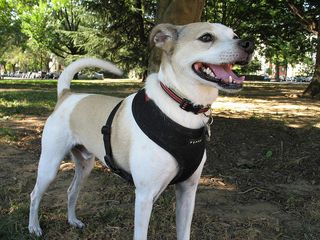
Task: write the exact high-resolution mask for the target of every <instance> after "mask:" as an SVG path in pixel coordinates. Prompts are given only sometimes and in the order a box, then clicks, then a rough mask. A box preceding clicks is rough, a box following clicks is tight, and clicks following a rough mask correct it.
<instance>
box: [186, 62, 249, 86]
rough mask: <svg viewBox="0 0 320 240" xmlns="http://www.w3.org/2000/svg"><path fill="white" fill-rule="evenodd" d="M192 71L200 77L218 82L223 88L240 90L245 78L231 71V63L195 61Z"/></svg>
mask: <svg viewBox="0 0 320 240" xmlns="http://www.w3.org/2000/svg"><path fill="white" fill-rule="evenodd" d="M192 69H193V71H194V72H195V73H196V74H197V75H198V76H199V77H201V78H202V79H205V80H207V81H210V82H214V83H216V84H218V85H219V86H220V87H221V88H223V89H230V90H240V89H241V88H242V83H243V81H244V79H245V77H244V76H242V77H238V76H237V75H236V74H235V73H234V72H232V64H221V65H215V64H208V63H202V62H196V63H194V64H193V65H192Z"/></svg>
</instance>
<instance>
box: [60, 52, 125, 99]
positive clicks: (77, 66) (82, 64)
mask: <svg viewBox="0 0 320 240" xmlns="http://www.w3.org/2000/svg"><path fill="white" fill-rule="evenodd" d="M86 67H97V68H102V69H104V70H107V71H108V72H111V73H114V74H116V75H122V71H121V70H120V69H118V68H117V67H116V66H115V65H113V64H112V63H110V62H107V61H104V60H101V59H97V58H82V59H79V60H77V61H75V62H73V63H71V64H70V65H69V66H67V67H66V68H65V69H64V70H63V72H62V73H61V75H60V77H59V79H58V89H57V91H58V98H59V97H60V96H61V94H62V92H63V90H65V89H70V84H71V81H72V79H73V77H74V75H75V74H76V73H77V72H79V71H80V70H81V69H83V68H86Z"/></svg>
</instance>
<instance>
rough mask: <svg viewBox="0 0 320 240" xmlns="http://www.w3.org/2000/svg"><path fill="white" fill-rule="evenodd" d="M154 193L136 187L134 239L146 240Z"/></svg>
mask: <svg viewBox="0 0 320 240" xmlns="http://www.w3.org/2000/svg"><path fill="white" fill-rule="evenodd" d="M153 199H154V196H153V194H150V193H148V192H147V191H145V190H142V189H139V188H137V189H136V199H135V215H134V240H146V239H147V235H148V226H149V220H150V215H151V211H152V205H153Z"/></svg>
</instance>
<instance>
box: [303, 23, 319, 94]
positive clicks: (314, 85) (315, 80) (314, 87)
mask: <svg viewBox="0 0 320 240" xmlns="http://www.w3.org/2000/svg"><path fill="white" fill-rule="evenodd" d="M319 28H320V27H319ZM319 95H320V29H318V36H317V53H316V65H315V69H314V74H313V77H312V81H311V83H310V84H309V85H308V87H307V88H306V90H304V92H303V94H302V96H303V97H311V98H314V97H318V96H319Z"/></svg>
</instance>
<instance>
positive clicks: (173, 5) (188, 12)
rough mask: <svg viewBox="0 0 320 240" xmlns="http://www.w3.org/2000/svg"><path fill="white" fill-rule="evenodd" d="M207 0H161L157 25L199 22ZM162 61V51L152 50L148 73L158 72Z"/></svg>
mask: <svg viewBox="0 0 320 240" xmlns="http://www.w3.org/2000/svg"><path fill="white" fill-rule="evenodd" d="M204 4H205V0H160V1H159V3H158V12H157V19H158V20H157V23H171V24H175V25H184V24H188V23H192V22H199V21H200V19H201V15H202V11H203V8H204ZM160 61H161V51H160V50H158V49H156V48H153V49H151V53H150V58H149V66H148V72H149V73H153V72H158V71H159V66H160Z"/></svg>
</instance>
